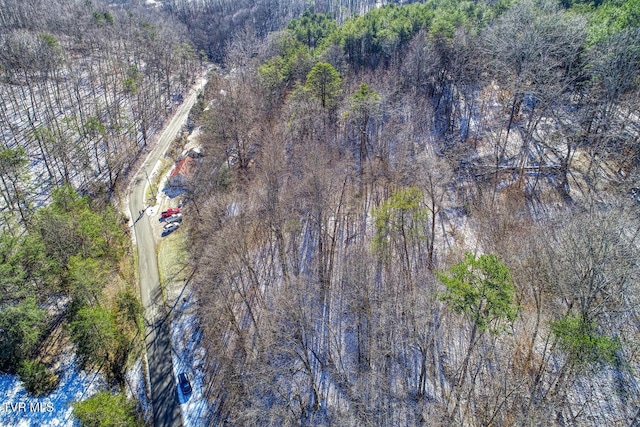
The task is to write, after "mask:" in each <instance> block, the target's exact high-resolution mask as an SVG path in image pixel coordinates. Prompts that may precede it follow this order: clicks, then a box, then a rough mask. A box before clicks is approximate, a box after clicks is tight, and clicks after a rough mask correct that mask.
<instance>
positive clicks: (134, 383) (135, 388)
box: [127, 359, 153, 421]
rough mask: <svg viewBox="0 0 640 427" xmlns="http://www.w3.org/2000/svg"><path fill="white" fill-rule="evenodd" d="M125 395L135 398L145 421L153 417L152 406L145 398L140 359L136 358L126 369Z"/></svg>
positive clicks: (144, 383) (145, 391)
mask: <svg viewBox="0 0 640 427" xmlns="http://www.w3.org/2000/svg"><path fill="white" fill-rule="evenodd" d="M127 397H129V398H133V399H136V400H137V401H138V403H140V408H141V409H142V414H143V417H144V420H145V421H149V420H151V419H152V417H153V408H152V407H151V403H150V402H149V399H148V398H147V389H146V382H145V371H143V370H142V359H138V360H137V361H136V363H135V365H133V366H132V367H131V368H130V369H129V370H128V371H127Z"/></svg>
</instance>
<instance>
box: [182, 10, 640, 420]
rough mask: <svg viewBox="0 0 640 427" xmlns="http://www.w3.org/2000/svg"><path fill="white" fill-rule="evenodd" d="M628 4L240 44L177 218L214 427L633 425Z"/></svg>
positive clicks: (215, 96) (218, 77)
mask: <svg viewBox="0 0 640 427" xmlns="http://www.w3.org/2000/svg"><path fill="white" fill-rule="evenodd" d="M176 3H177V2H176ZM186 3H187V2H185V4H186ZM196 3H197V2H188V4H194V7H195V4H196ZM205 3H206V2H205ZM219 3H220V4H222V3H223V2H219ZM211 4H213V2H211ZM177 6H179V5H177ZM177 6H176V7H177ZM220 7H222V6H220ZM638 10H640V4H639V3H638V2H637V1H604V2H583V1H566V2H564V1H563V2H556V1H552V0H519V1H487V2H483V1H477V2H471V1H468V2H467V1H449V0H431V1H426V2H420V3H413V4H410V5H395V4H390V5H385V6H382V7H372V8H371V9H369V10H368V12H366V13H353V14H351V15H349V16H344V15H343V14H339V13H337V12H336V11H335V10H329V9H328V8H327V7H324V8H323V7H322V5H316V8H315V9H308V10H306V11H305V12H304V13H303V14H302V15H300V16H298V17H296V18H294V19H291V20H288V21H287V23H286V24H284V26H283V28H281V29H279V30H277V31H269V32H266V34H265V31H264V28H263V27H261V25H264V23H263V22H261V21H259V22H258V23H257V24H256V25H251V24H250V23H245V25H243V26H242V27H240V28H238V30H237V31H235V32H234V33H233V34H232V35H231V36H230V37H229V39H228V41H227V42H226V43H225V44H224V52H223V57H224V64H223V69H222V72H221V73H220V74H215V75H212V76H211V78H210V80H209V84H208V86H207V88H206V90H205V93H204V94H203V95H202V97H201V100H200V103H199V105H198V106H197V107H196V108H195V109H194V110H193V111H192V117H193V119H194V120H195V122H196V124H197V126H198V127H199V128H200V129H201V134H200V137H199V138H200V143H201V144H202V148H203V153H204V158H203V161H202V163H201V164H200V166H199V167H198V169H197V173H196V175H195V176H194V177H193V178H192V180H191V181H190V188H189V191H190V193H189V201H188V202H187V203H186V205H185V207H184V209H186V210H187V211H188V212H189V214H190V215H193V216H195V217H196V218H197V219H196V220H193V221H190V222H188V223H187V227H188V229H187V233H188V238H187V240H188V242H189V243H188V247H187V250H189V251H190V254H191V263H192V265H193V268H194V269H195V274H194V278H193V284H194V286H195V288H196V290H197V294H198V297H199V312H200V320H201V325H202V329H203V332H204V345H205V347H206V352H207V364H206V369H207V386H206V392H207V397H208V399H209V401H210V402H211V404H212V407H213V408H214V410H213V411H212V413H211V414H208V418H207V419H208V422H209V423H211V424H213V425H226V424H228V425H274V426H276V425H277V426H280V425H308V426H312V425H313V426H318V425H327V426H328V425H340V426H347V425H354V426H355V425H371V426H380V425H386V426H391V425H443V426H450V425H469V426H489V425H492V426H513V425H545V426H547V425H594V426H595V425H636V424H637V423H638V422H640V411H639V410H638V406H639V404H640V393H639V390H638V386H637V380H638V376H637V372H638V346H637V342H638V337H639V332H640V329H639V326H640V324H639V323H638V314H639V312H638V296H639V289H638V285H639V282H638V279H639V272H640V267H638V255H639V253H638V252H639V251H638V243H639V242H638V237H639V232H640V228H639V226H640V223H639V222H638V212H639V210H640V205H639V202H640V200H639V196H638V195H639V194H640V189H638V187H639V186H640V185H639V184H638V182H639V181H638V179H639V174H638V161H639V160H640V159H639V154H640V148H639V145H638V138H639V136H640V133H639V132H640V127H639V125H640V121H639V118H638V102H639V101H638V100H639V99H640V98H639V96H638V95H639V91H638V89H639V84H640V78H639V71H640V29H639V28H638V23H639V21H638V19H639V18H640V16H639V15H638Z"/></svg>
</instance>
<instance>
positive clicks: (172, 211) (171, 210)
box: [160, 208, 180, 218]
mask: <svg viewBox="0 0 640 427" xmlns="http://www.w3.org/2000/svg"><path fill="white" fill-rule="evenodd" d="M177 213H180V208H169V209H167V210H166V211H163V212H162V213H160V217H162V218H169V217H170V216H171V215H175V214H177Z"/></svg>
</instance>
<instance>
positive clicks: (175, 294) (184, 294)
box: [168, 286, 209, 427]
mask: <svg viewBox="0 0 640 427" xmlns="http://www.w3.org/2000/svg"><path fill="white" fill-rule="evenodd" d="M176 288H177V289H175V288H174V289H173V290H172V295H169V298H168V299H169V301H176V302H175V307H174V310H173V312H172V322H171V341H172V343H173V349H174V351H173V370H174V372H175V374H176V376H177V375H178V374H179V373H180V372H186V373H187V376H188V377H189V380H190V382H191V388H192V389H193V391H192V392H191V394H189V395H186V396H185V395H184V394H183V393H182V390H180V387H178V396H179V399H180V405H181V408H182V420H183V423H184V426H185V427H192V426H193V427H196V426H202V425H207V417H208V416H209V403H208V402H207V400H206V398H205V397H204V370H203V367H204V359H205V351H204V348H203V347H202V346H201V345H200V340H201V339H202V330H201V329H200V324H199V322H198V318H197V316H196V304H197V302H196V297H195V296H194V295H193V293H192V292H191V291H190V290H189V289H186V288H182V287H180V286H176ZM176 382H177V379H176Z"/></svg>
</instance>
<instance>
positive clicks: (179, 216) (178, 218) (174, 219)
mask: <svg viewBox="0 0 640 427" xmlns="http://www.w3.org/2000/svg"><path fill="white" fill-rule="evenodd" d="M165 222H166V223H167V224H171V223H172V222H182V214H181V213H177V214H173V215H171V216H170V217H169V218H166V219H165Z"/></svg>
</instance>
